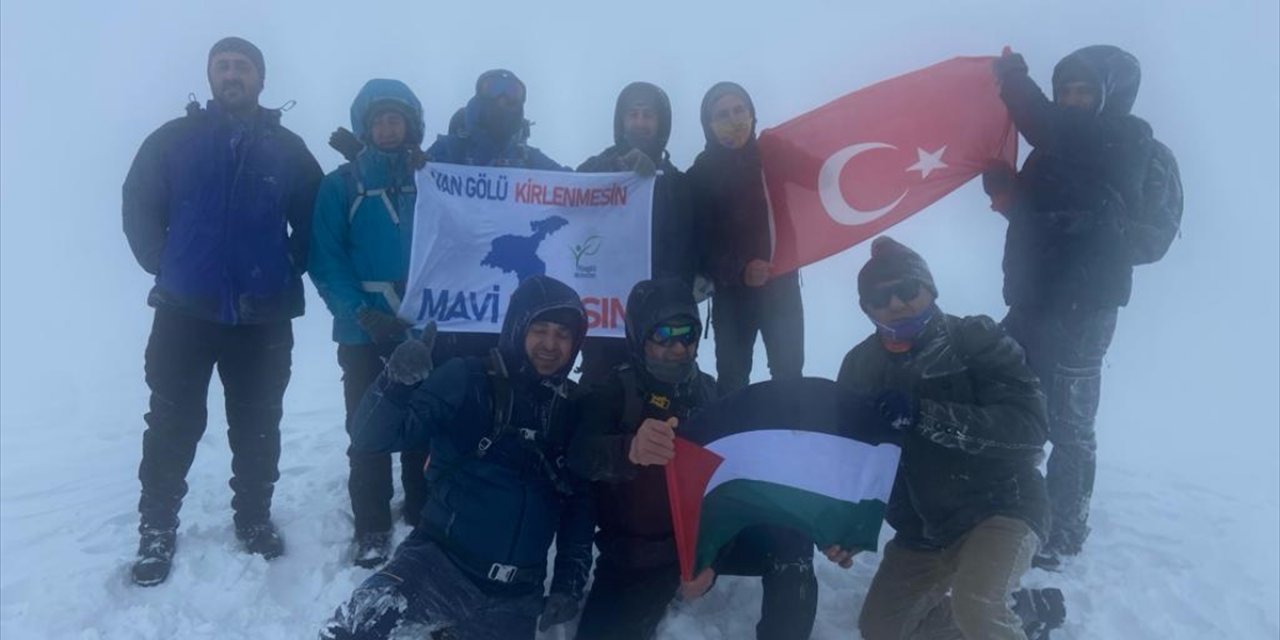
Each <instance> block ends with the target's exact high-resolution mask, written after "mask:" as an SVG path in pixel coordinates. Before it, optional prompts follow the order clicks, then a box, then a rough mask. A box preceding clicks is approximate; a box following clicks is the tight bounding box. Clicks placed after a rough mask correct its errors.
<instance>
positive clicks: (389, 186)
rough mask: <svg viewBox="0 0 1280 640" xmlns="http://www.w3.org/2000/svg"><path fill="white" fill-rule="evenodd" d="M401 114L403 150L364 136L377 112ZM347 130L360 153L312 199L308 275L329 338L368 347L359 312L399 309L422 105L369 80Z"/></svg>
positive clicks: (394, 86) (390, 83)
mask: <svg viewBox="0 0 1280 640" xmlns="http://www.w3.org/2000/svg"><path fill="white" fill-rule="evenodd" d="M388 106H392V108H397V109H399V110H400V111H402V112H405V116H406V117H405V120H406V122H407V123H408V125H409V126H408V131H407V138H406V140H405V144H404V146H402V147H401V148H400V149H397V150H395V151H390V152H388V151H382V150H380V149H378V148H377V147H376V146H375V145H374V144H373V141H372V138H371V135H372V134H371V132H370V131H369V123H370V118H371V117H372V116H373V115H374V107H378V109H382V108H385V107H388ZM351 128H352V131H354V132H355V134H356V136H357V137H358V138H359V139H360V141H361V142H363V143H364V145H365V147H364V150H363V151H361V152H360V155H359V156H357V157H356V160H355V161H354V162H349V163H346V164H343V165H342V166H341V167H338V169H337V170H335V171H333V172H332V173H330V174H329V175H327V176H325V178H324V180H323V181H322V182H321V183H320V192H319V194H318V195H317V196H316V205H315V219H314V229H313V233H312V240H311V256H310V262H309V270H310V272H311V280H312V282H314V283H315V285H316V290H318V291H319V292H320V297H321V298H323V299H324V301H325V304H326V305H327V306H328V307H329V311H331V312H332V313H333V340H334V342H337V343H339V344H348V345H356V344H368V343H369V342H371V339H370V337H369V335H368V334H367V333H365V331H364V330H363V329H361V328H360V325H359V324H358V323H357V322H356V315H357V313H359V312H360V311H361V310H362V309H374V310H377V311H382V312H385V313H391V314H394V313H396V312H397V311H399V307H400V298H401V296H402V295H403V294H404V287H405V280H406V278H407V277H408V273H409V253H410V250H411V247H412V246H413V245H412V243H413V240H412V234H413V215H414V202H415V200H416V198H417V190H416V188H415V185H414V169H413V167H412V166H410V162H409V150H410V149H411V148H414V147H416V146H417V144H419V143H420V142H421V141H422V106H421V104H419V102H418V98H417V97H416V96H414V94H413V92H412V91H410V90H409V87H407V86H405V85H404V83H402V82H399V81H397V80H382V79H375V80H370V81H369V82H368V83H366V84H365V85H364V87H363V88H362V89H361V90H360V93H359V94H358V95H357V96H356V99H355V101H353V102H352V104H351Z"/></svg>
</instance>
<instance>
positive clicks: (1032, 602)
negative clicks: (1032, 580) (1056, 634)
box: [1013, 587, 1067, 640]
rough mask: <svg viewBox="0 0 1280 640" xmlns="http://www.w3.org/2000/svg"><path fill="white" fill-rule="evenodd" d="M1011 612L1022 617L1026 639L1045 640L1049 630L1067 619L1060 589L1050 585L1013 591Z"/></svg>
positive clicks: (1064, 602) (1064, 601)
mask: <svg viewBox="0 0 1280 640" xmlns="http://www.w3.org/2000/svg"><path fill="white" fill-rule="evenodd" d="M1013 612H1014V613H1016V614H1018V617H1019V618H1021V619H1022V630H1023V631H1024V632H1025V633H1026V634H1027V640H1047V639H1048V638H1049V632H1050V631H1052V630H1053V629H1057V628H1058V627H1061V626H1062V623H1063V622H1065V621H1066V619H1067V605H1066V600H1065V599H1064V598H1063V596H1062V591H1061V590H1058V589H1054V588H1052V587H1050V588H1048V589H1019V590H1017V591H1015V592H1013Z"/></svg>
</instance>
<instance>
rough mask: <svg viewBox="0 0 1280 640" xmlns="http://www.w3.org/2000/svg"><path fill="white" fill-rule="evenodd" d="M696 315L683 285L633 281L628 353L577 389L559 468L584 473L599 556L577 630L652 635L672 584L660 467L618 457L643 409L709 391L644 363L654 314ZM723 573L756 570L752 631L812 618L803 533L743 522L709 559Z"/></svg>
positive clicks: (687, 406)
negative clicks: (759, 591)
mask: <svg viewBox="0 0 1280 640" xmlns="http://www.w3.org/2000/svg"><path fill="white" fill-rule="evenodd" d="M675 318H688V319H692V320H696V319H697V318H698V308H697V305H696V304H694V301H693V294H692V291H691V288H690V287H689V286H688V283H686V282H685V281H684V280H682V279H679V278H667V279H663V280H651V281H646V282H642V283H640V284H638V285H637V286H636V288H635V289H634V290H633V291H632V294H631V296H630V297H629V299H628V301H627V340H626V345H627V348H628V351H629V352H630V360H631V362H630V363H628V364H626V365H624V366H622V367H618V368H615V369H613V370H612V371H610V372H609V374H608V376H607V377H606V378H605V379H604V380H603V381H602V382H601V383H600V384H598V385H596V386H593V387H589V388H586V387H584V388H583V389H582V391H581V393H580V394H579V397H578V405H579V409H578V418H577V420H578V422H577V428H576V429H575V434H574V438H573V440H572V443H571V445H570V448H569V468H570V469H571V470H573V471H574V472H575V473H577V474H579V475H581V476H582V477H584V478H588V479H590V480H592V483H591V490H592V494H593V496H594V499H595V505H596V519H597V523H598V524H599V527H600V530H599V532H598V533H597V534H596V547H597V548H598V549H599V550H600V561H599V564H598V568H597V571H596V576H595V582H594V583H593V586H592V591H591V593H590V594H589V595H588V597H587V602H586V605H585V607H584V609H583V614H582V622H581V623H580V625H579V628H578V638H579V639H580V640H591V639H594V638H613V639H621V638H635V639H637V640H641V639H644V638H649V637H652V635H653V633H654V630H655V629H656V628H657V625H658V623H659V622H660V621H661V620H662V618H663V616H664V615H665V613H666V609H667V605H668V604H669V603H670V602H671V599H672V597H673V596H674V595H675V592H676V589H677V587H679V585H680V569H679V559H678V557H677V555H676V546H675V536H674V532H673V527H672V522H671V506H670V503H669V502H668V498H667V481H666V472H665V470H664V468H663V467H661V466H657V465H650V466H640V465H636V464H634V463H632V462H631V461H630V459H629V458H628V452H629V450H630V447H631V440H632V438H633V437H634V436H635V433H636V430H637V429H638V428H639V427H640V424H641V423H642V422H644V420H645V419H647V418H654V419H658V420H666V419H668V418H672V417H675V418H678V419H680V420H685V419H687V418H688V417H689V416H690V415H691V414H693V413H694V412H696V411H697V410H699V409H700V408H702V407H704V406H706V405H708V404H710V403H711V402H713V401H714V400H715V399H716V397H717V396H716V386H715V379H714V378H712V377H711V376H709V375H707V374H705V373H702V372H699V371H696V364H695V365H694V367H695V369H694V371H695V375H693V376H692V377H691V378H690V379H689V380H688V381H687V382H685V383H682V384H676V385H672V384H668V383H663V382H660V381H658V380H657V379H656V378H654V377H653V376H652V375H651V374H649V373H648V372H647V371H646V370H645V368H644V343H645V341H646V340H647V338H648V336H650V335H651V334H652V333H653V330H654V328H656V327H657V326H658V325H659V324H661V323H663V322H666V321H670V320H672V319H675ZM714 566H715V569H716V570H717V571H718V572H719V573H723V574H729V575H748V576H762V577H763V578H764V589H765V595H764V604H763V606H762V615H761V621H760V623H759V625H758V627H757V631H758V633H759V637H761V638H805V637H808V635H809V630H811V629H812V627H813V620H814V616H815V614H816V607H817V582H816V578H815V577H814V574H813V543H812V541H810V540H808V539H807V538H806V537H805V536H804V535H803V534H800V533H798V532H794V531H791V530H787V529H782V528H778V527H763V526H762V527H752V528H750V529H747V530H745V531H744V532H743V533H741V534H739V536H738V537H737V538H736V539H735V542H734V544H733V545H731V546H730V548H728V549H726V550H725V551H724V553H723V554H722V556H721V557H720V558H719V559H718V560H717V561H716V563H715V565H714Z"/></svg>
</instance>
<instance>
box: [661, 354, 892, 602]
mask: <svg viewBox="0 0 1280 640" xmlns="http://www.w3.org/2000/svg"><path fill="white" fill-rule="evenodd" d="M870 410H871V408H870V407H868V406H866V403H864V402H858V401H856V399H855V398H854V397H853V396H852V394H850V393H848V392H847V391H845V390H842V389H841V388H840V387H838V386H837V385H836V383H835V382H832V381H831V380H824V379H821V378H800V379H794V380H776V381H770V382H764V383H760V384H755V385H752V386H750V387H747V388H746V389H743V390H741V391H739V392H737V393H734V394H733V395H730V396H728V397H726V398H724V399H722V400H721V401H719V402H717V403H715V404H713V405H711V406H710V407H708V408H707V409H705V410H703V411H701V412H700V413H698V414H696V415H695V416H694V417H693V418H692V419H690V421H689V422H687V423H682V424H681V425H680V426H679V428H678V429H677V431H676V433H677V436H678V437H677V438H676V456H675V459H674V460H672V462H671V463H670V464H668V465H667V467H666V473H667V492H668V495H669V497H670V501H671V517H672V521H673V523H674V525H675V534H676V548H677V551H678V553H679V556H680V571H681V574H682V575H683V577H684V579H685V580H690V579H692V577H693V575H694V574H695V573H696V571H698V570H701V569H702V568H704V567H706V566H708V565H710V564H711V563H712V561H713V560H715V557H716V555H717V554H718V553H719V552H720V549H722V548H723V547H724V546H725V545H726V544H728V543H729V542H730V541H731V540H732V539H733V538H734V537H735V536H737V535H738V533H739V532H740V531H742V530H743V529H744V528H746V527H749V526H752V525H759V524H770V525H780V526H786V527H791V528H794V529H797V530H800V531H804V532H806V533H807V534H809V536H810V537H811V538H812V539H813V541H814V542H815V543H816V544H817V545H818V547H819V548H824V547H827V546H829V545H833V544H838V545H840V546H841V547H844V548H846V549H866V550H874V549H875V548H876V546H877V542H878V540H879V537H880V525H881V523H882V522H883V521H884V511H885V505H886V504H887V503H888V501H889V493H890V491H891V490H892V488H893V480H894V477H895V476H896V474H897V471H898V457H899V455H900V453H901V448H900V447H899V442H900V438H899V435H898V434H897V432H894V431H891V430H884V429H883V427H881V426H879V425H881V424H882V421H879V420H869V419H867V418H866V416H867V412H868V411H870Z"/></svg>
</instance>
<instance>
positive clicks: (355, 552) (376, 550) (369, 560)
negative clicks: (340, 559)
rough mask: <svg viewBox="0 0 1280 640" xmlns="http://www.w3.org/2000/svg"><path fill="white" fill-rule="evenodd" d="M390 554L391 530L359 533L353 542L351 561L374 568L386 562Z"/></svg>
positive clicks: (367, 567)
mask: <svg viewBox="0 0 1280 640" xmlns="http://www.w3.org/2000/svg"><path fill="white" fill-rule="evenodd" d="M390 555H391V532H390V531H371V532H365V533H358V534H356V538H355V540H354V541H352V543H351V561H352V563H354V564H355V565H356V566H357V567H362V568H364V569H373V568H374V567H377V566H379V565H381V564H382V563H384V562H386V561H387V558H388V557H389V556H390Z"/></svg>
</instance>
